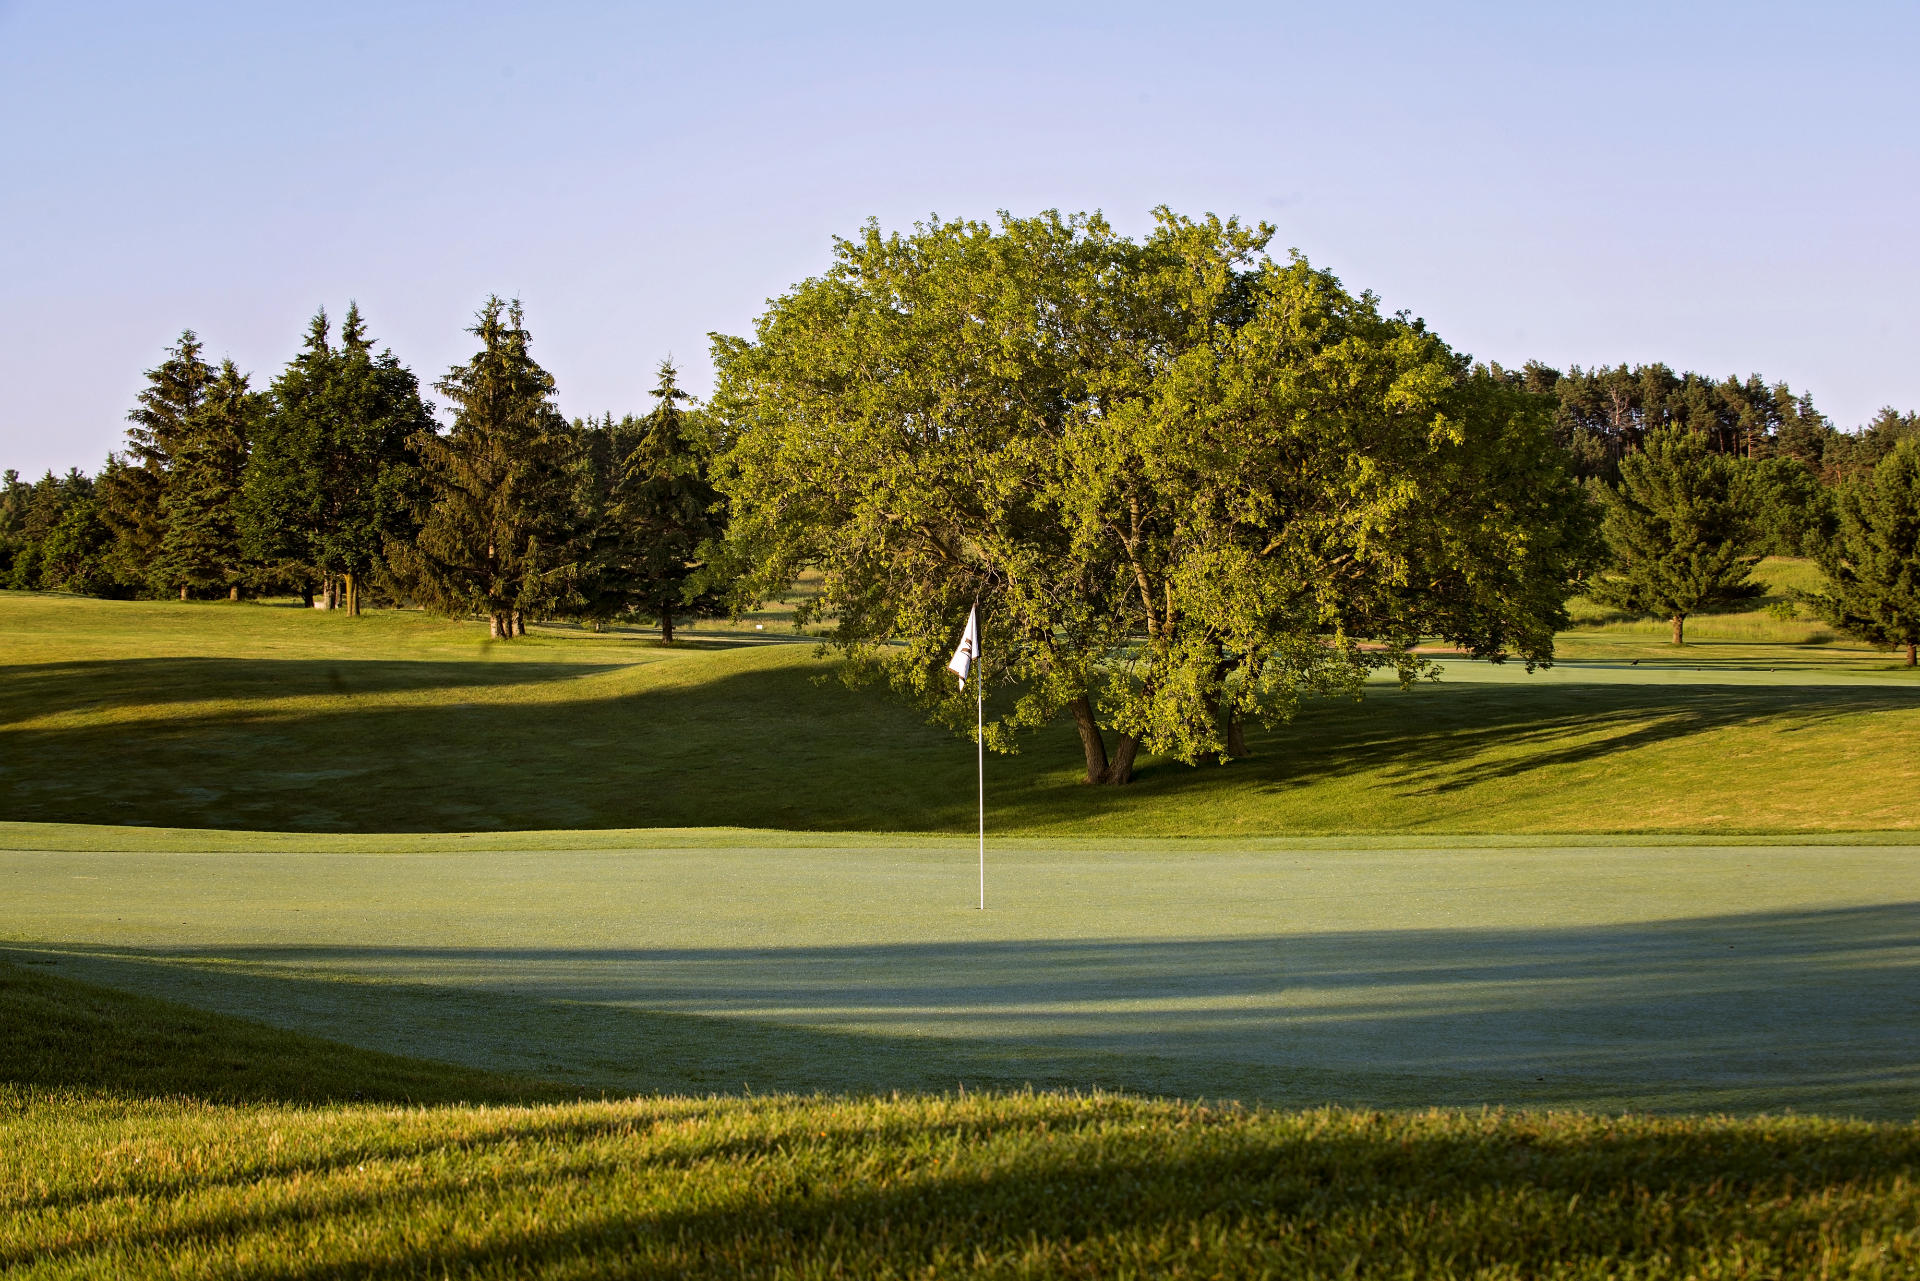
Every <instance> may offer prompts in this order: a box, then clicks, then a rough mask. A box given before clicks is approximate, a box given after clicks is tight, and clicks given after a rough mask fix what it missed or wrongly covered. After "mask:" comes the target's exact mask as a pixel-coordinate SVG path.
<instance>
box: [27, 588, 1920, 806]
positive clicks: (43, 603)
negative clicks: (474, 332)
mask: <svg viewBox="0 0 1920 1281" xmlns="http://www.w3.org/2000/svg"><path fill="white" fill-rule="evenodd" d="M1788 571H1791V572H1792V573H1799V574H1802V575H1804V572H1805V568H1804V567H1798V568H1796V567H1793V566H1788V567H1786V568H1785V569H1784V570H1783V571H1782V572H1783V573H1784V572H1788ZM776 624H777V619H776ZM1736 625H1737V626H1736ZM1716 626H1718V627H1721V628H1722V629H1723V630H1725V629H1733V630H1731V631H1728V632H1727V635H1726V636H1725V637H1723V638H1722V639H1714V635H1715V634H1714V631H1713V628H1714V627H1716ZM1805 626H1807V625H1806V624H1802V623H1777V622H1775V621H1774V620H1772V619H1771V618H1770V617H1769V616H1767V615H1766V614H1764V613H1763V612H1750V613H1749V614H1743V615H1739V616H1725V617H1723V618H1720V619H1718V620H1717V621H1716V620H1712V619H1703V620H1702V621H1701V622H1700V623H1699V625H1698V626H1696V627H1695V628H1694V629H1693V632H1692V634H1693V635H1694V636H1695V637H1696V639H1697V641H1698V643H1696V644H1691V645H1689V646H1687V647H1685V648H1684V649H1678V650H1676V649H1675V648H1673V647H1672V646H1669V645H1667V644H1666V643H1665V639H1664V636H1663V635H1660V634H1658V633H1648V632H1645V631H1643V630H1637V628H1638V624H1630V623H1629V624H1621V625H1618V626H1596V627H1592V628H1588V629H1586V630H1580V631H1575V632H1571V633H1568V634H1567V635H1566V636H1564V637H1563V638H1562V641H1561V647H1560V648H1561V653H1562V656H1563V660H1562V661H1561V662H1560V664H1559V665H1558V666H1556V667H1555V668H1553V669H1552V670H1551V671H1546V672H1540V673H1534V674H1532V675H1529V674H1527V673H1525V672H1524V671H1522V670H1520V669H1518V668H1515V667H1511V666H1509V667H1504V668H1495V667H1491V666H1489V665H1486V664H1473V663H1462V662H1449V663H1447V664H1446V665H1445V671H1444V676H1443V679H1442V680H1441V681H1440V682H1439V683H1437V684H1423V685H1421V686H1420V687H1418V688H1416V689H1414V690H1411V691H1404V692H1403V691H1400V690H1397V689H1394V688H1392V687H1391V686H1387V685H1382V686H1379V687H1377V688H1376V689H1374V690H1373V691H1372V693H1370V695H1369V696H1368V698H1367V699H1365V700H1364V701H1363V702H1360V703H1350V702H1345V701H1324V702H1318V703H1314V704H1310V705H1309V706H1307V707H1306V708H1304V709H1303V710H1302V712H1301V714H1300V716H1299V717H1298V718H1296V719H1295V720H1294V721H1293V722H1292V723H1290V724H1287V725H1283V726H1279V727H1276V728H1273V729H1267V730H1256V731H1255V732H1254V733H1253V734H1252V736H1251V746H1252V749H1253V755H1252V756H1251V758H1249V759H1246V760H1241V761H1236V762H1233V763H1232V764H1230V765H1227V766H1225V767H1208V768H1202V769H1194V768H1189V767H1187V766H1184V765H1181V764H1179V763H1177V762H1173V761H1165V760H1158V759H1148V760H1146V761H1145V762H1143V764H1142V767H1141V770H1140V775H1139V779H1138V781H1137V783H1136V784H1135V785H1134V786H1132V787H1130V788H1126V789H1090V788H1086V787H1084V786H1082V785H1081V784H1080V783H1079V782H1078V779H1079V776H1080V772H1081V767H1080V762H1079V756H1078V746H1077V740H1076V739H1075V737H1074V734H1073V732H1072V731H1071V729H1070V728H1069V727H1067V726H1066V725H1064V724H1063V725H1061V726H1057V727H1054V728H1052V729H1049V730H1048V731H1046V732H1044V733H1042V734H1039V735H1037V736H1035V737H1033V738H1032V739H1030V740H1028V741H1027V744H1026V746H1025V749H1024V750H1023V751H1022V752H1021V753H1020V754H1019V755H1017V756H1012V757H996V758H993V759H992V760H990V761H989V787H988V798H989V804H990V810H989V815H988V822H989V826H990V827H991V828H992V829H993V830H995V831H999V832H1003V833H1023V834H1031V835H1042V834H1045V835H1107V836H1122V835H1138V836H1172V835H1178V836H1207V835H1210V836H1221V837H1248V836H1263V835H1283V834H1296V835H1298V834H1313V833H1346V834H1353V833H1413V832H1419V833H1503V834H1515V833H1519V834H1525V833H1540V834H1585V833H1601V832H1643V833H1646V832H1659V833H1672V832H1702V833H1721V834H1729V833H1742V832H1747V833H1814V832H1862V831H1890V830H1911V829H1912V828H1913V827H1914V826H1916V825H1917V824H1920V678H1916V677H1915V675H1913V674H1910V673H1907V672H1905V671H1903V670H1900V669H1899V668H1897V666H1896V665H1895V663H1894V660H1893V659H1892V658H1891V657H1890V656H1888V655H1885V654H1882V653H1879V652H1876V651H1873V650H1871V649H1866V648H1862V647H1858V646H1851V645H1844V644H1800V643H1786V642H1785V641H1783V640H1782V639H1781V638H1780V635H1778V634H1776V633H1778V632H1779V629H1781V628H1789V629H1790V628H1794V627H1800V628H1804V627H1805ZM1742 628H1744V629H1746V633H1747V634H1743V635H1742V636H1735V635H1734V632H1735V631H1739V629H1742ZM1768 629H1773V630H1772V631H1769V630H1768ZM537 631H538V633H539V634H536V635H534V636H530V637H528V638H526V639H524V640H521V641H516V642H512V643H496V644H489V643H488V642H486V641H485V640H484V639H482V637H481V635H480V633H479V629H478V628H477V627H475V626H474V625H472V624H463V623H453V622H447V621H445V620H439V619H434V618H429V617H425V616H423V615H418V614H408V613H376V614H373V615H370V616H368V617H364V618H360V619H348V618H345V617H343V616H339V615H326V614H321V613H317V612H315V611H311V610H299V609H291V608H281V607H273V606H266V605H241V606H228V605H224V604H199V605H182V604H179V603H168V602H156V603H116V602H100V601H87V600H79V599H75V598H70V597H56V596H39V595H23V594H19V593H3V594H0V816H4V817H6V818H8V819H13V820H25V821H37V822H74V823H108V824H112V823H122V824H134V825H147V826H153V825H157V826H176V827H191V828H229V829H237V830H255V831H296V832H297V831H309V832H386V833H395V832H461V831H468V832H482V831H516V830H553V829H574V830H578V829H588V828H599V829H607V828H628V827H645V828H652V827H694V828H704V827H723V826H724V827H746V828H761V829H784V830H815V831H841V832H851V831H874V832H884V831H926V832H943V831H944V832H956V831H965V830H967V829H968V828H969V827H970V826H971V823H972V777H971V771H972V759H971V754H970V753H969V752H968V751H967V750H966V747H965V746H964V744H963V743H962V742H961V741H959V740H957V739H955V738H954V737H952V736H950V735H948V734H946V733H944V732H942V731H938V730H935V729H933V728H930V727H929V726H927V725H925V724H924V723H922V722H921V721H920V719H919V718H918V717H917V716H916V715H915V714H914V713H913V712H912V711H911V710H910V709H907V708H905V707H902V706H900V705H899V704H897V703H895V702H893V701H891V700H890V699H888V698H886V697H884V696H882V695H880V694H877V693H874V692H863V691H854V690H849V689H846V688H844V687H843V686H842V685H840V684H839V683H838V682H837V681H835V680H834V679H832V675H831V670H832V669H831V664H830V662H828V661H827V660H825V659H822V658H820V657H818V656H817V655H816V653H815V650H814V647H813V646H812V645H811V644H808V643H804V642H803V643H799V644H780V643H775V642H772V641H769V640H768V635H769V634H770V633H765V632H753V631H751V630H747V631H745V632H741V631H738V630H735V631H727V630H725V629H723V628H719V627H713V628H709V629H707V630H705V631H701V632H697V633H694V634H693V635H692V637H691V638H690V639H689V640H688V641H687V643H685V644H683V645H677V646H674V647H671V648H668V647H662V646H659V645H658V644H657V643H656V642H654V641H652V640H650V639H647V638H645V637H643V636H641V635H639V634H637V633H633V632H613V633H607V634H602V635H596V634H593V633H591V632H584V631H581V630H579V629H576V628H552V629H537ZM771 634H776V635H786V634H787V633H784V632H781V631H780V629H779V627H778V626H777V625H776V626H775V628H774V631H773V633H771ZM1781 778H1789V779H1791V780H1793V785H1792V786H1790V787H1779V786H1771V785H1768V784H1767V783H1766V782H1765V780H1777V779H1781Z"/></svg>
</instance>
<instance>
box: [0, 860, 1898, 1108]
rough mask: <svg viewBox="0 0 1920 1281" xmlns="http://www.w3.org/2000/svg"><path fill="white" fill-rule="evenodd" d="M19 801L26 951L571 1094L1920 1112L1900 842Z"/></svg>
mask: <svg viewBox="0 0 1920 1281" xmlns="http://www.w3.org/2000/svg"><path fill="white" fill-rule="evenodd" d="M37 832H38V834H41V835H44V836H50V837H55V838H60V837H66V838H71V837H73V836H74V835H76V834H75V833H73V832H70V831H66V830H63V829H48V830H45V831H38V830H37V829H34V828H31V827H24V826H23V827H16V828H12V829H8V831H7V835H6V839H7V840H8V842H9V843H10V844H13V845H15V846H16V847H24V848H15V849H12V850H9V851H7V852H5V853H4V855H0V869H4V870H3V871H0V876H3V877H4V882H3V884H4V891H0V946H4V949H5V955H6V957H7V958H8V959H11V960H15V961H27V962H30V963H37V964H42V965H47V966H49V967H50V969H49V971H48V972H51V973H57V974H63V975H67V976H70V977H74V978H79V979H83V980H89V981H93V982H97V983H102V984H106V985H109V986H112V987H116V988H121V989H125V990H130V991H136V992H141V993H146V994H150V995H157V996H162V997H167V998H171V999H175V1000H180V1001H184V1002H186V1003H189V1004H193V1005H198V1006H201V1007H204V1008H209V1009H213V1010H218V1011H224V1012H228V1013H233V1014H238V1015H242V1016H244V1017H247V1018H251V1019H256V1020H259V1021H262V1022H265V1023H269V1024H273V1025H277V1026H280V1027H284V1028H289V1029H295V1030H300V1031H305V1032H310V1033H314V1034H318V1035H320V1036H324V1037H328V1038H332V1039H336V1040H339V1041H344V1042H348V1043H351V1044H355V1045H359V1046H363V1047H366V1048H369V1049H377V1050H383V1051H389V1052H395V1053H401V1054H411V1055H418V1056H422V1057H427V1058H433V1059H440V1060H445V1061H452V1062H456V1063H460V1064H464V1065H468V1066H472V1067H480V1068H488V1069H494V1070H504V1071H509V1072H514V1073H520V1074H524V1075H530V1076H535V1077H543V1078H547V1079H550V1080H554V1081H558V1082H563V1083H565V1084H566V1085H567V1086H568V1088H570V1089H576V1090H579V1091H582V1092H585V1093H588V1094H594V1093H598V1092H601V1091H608V1092H615V1093H627V1092H667V1093H694V1094H705V1093H714V1092H719V1093H729V1094H739V1093H743V1092H745V1093H768V1092H776V1091H801V1092H811V1091H826V1092H834V1093H842V1092H855V1093H859V1092H886V1091H890V1090H895V1089H899V1090H916V1091H918V1090H934V1091H940V1090H953V1089H956V1088H965V1089H968V1090H978V1089H1008V1088H1019V1087H1022V1086H1025V1085H1032V1086H1034V1087H1036V1088H1044V1087H1062V1088H1072V1089H1092V1088H1107V1089H1119V1090H1125V1091H1132V1092H1140V1093H1146V1094H1156V1095H1170V1096H1179V1097H1186V1098H1195V1097H1205V1098H1214V1099H1238V1100H1244V1101H1250V1102H1251V1101H1259V1102H1264V1103H1272V1104H1286V1105H1305V1104H1318V1103H1322V1102H1336V1103H1349V1104H1370V1105H1395V1106H1426V1105H1441V1104H1457V1105H1475V1104H1482V1103H1497V1104H1503V1105H1535V1106H1554V1107H1578V1108H1585V1109H1597V1110H1602V1111H1618V1110H1628V1109H1631V1110H1651V1111H1669V1112H1681V1111H1684V1112H1701V1111H1720V1110H1726V1111H1732V1112H1739V1113H1754V1112H1777V1111H1780V1110H1783V1109H1797V1110H1807V1111H1817V1112H1822V1113H1829V1114H1844V1115H1858V1116H1864V1117H1910V1116H1912V1115H1913V1114H1914V1113H1915V1112H1916V1111H1920V1067H1916V1064H1920V1017H1917V1016H1920V861H1917V860H1916V858H1915V850H1914V849H1912V848H1910V847H1907V846H1901V845H1885V846H1793V845H1765V844H1761V845H1748V846H1713V845H1691V846H1678V847H1662V846H1636V845H1613V846H1608V845H1595V846H1592V847H1580V846H1571V847H1554V846H1549V845H1531V846H1529V845H1518V846H1515V845H1508V846H1505V847H1487V846H1485V845H1475V844H1474V843H1470V842H1465V843H1460V844H1457V845H1455V846H1453V847H1451V848H1424V849H1423V848H1418V847H1411V848H1379V847H1378V846H1379V845H1380V844H1383V843H1380V842H1374V843H1372V844H1374V845H1375V846H1376V847H1375V848H1367V846H1368V844H1369V843H1368V842H1346V843H1337V844H1335V845H1331V846H1330V845H1328V844H1325V843H1322V844H1317V845H1316V844H1315V843H1313V842H1296V843H1287V842H1265V843H1260V842H1251V843H1232V842H1168V841H1144V842H1143V841H1134V842H1128V841H1116V842H1108V843H1099V844H1097V843H1092V842H1039V841H1025V842H1000V843H997V844H995V845H994V846H993V847H992V849H991V859H992V866H991V869H990V880H989V910H988V911H986V912H984V913H982V912H979V911H976V910H973V908H972V906H971V892H972V876H973V864H972V859H971V851H970V849H968V848H967V847H965V846H964V845H962V844H960V843H958V842H942V841H937V840H921V841H907V840H900V839H888V838H865V839H861V838H853V839H851V840H840V841H835V840H830V839H828V840H814V841H811V842H809V841H807V840H805V839H803V838H793V837H786V838H781V839H778V840H774V839H766V838H762V839H758V840H756V839H755V838H754V837H753V836H751V835H750V834H742V835H739V836H736V837H726V836H724V835H718V834H704V835H700V834H689V835H688V837H687V838H685V839H681V840H676V838H675V837H674V835H673V834H671V833H665V834H653V835H647V834H629V835H628V837H627V848H591V849H567V848H565V844H566V838H564V837H557V836H556V837H550V838H547V839H546V840H543V841H539V842H529V844H540V845H546V846H558V848H530V849H522V850H517V851H516V850H515V849H513V848H510V847H511V845H512V844H513V841H512V838H505V837H497V838H482V839H483V840H486V841H487V842H488V843H490V844H493V845H495V846H499V845H502V844H504V845H506V846H508V847H509V848H493V849H474V848H468V847H466V846H467V845H469V844H470V843H468V842H463V841H462V840H461V838H458V837H441V838H418V839H415V840H413V841H406V842H399V843H398V844H399V845H403V846H405V847H406V848H405V849H404V850H403V849H398V848H392V847H391V845H390V846H389V848H381V846H382V845H383V844H384V843H383V842H381V841H378V840H375V839H371V838H368V839H361V840H356V839H354V838H346V839H344V840H338V839H336V840H335V841H334V842H333V843H332V844H333V848H329V842H328V841H327V840H325V839H319V838H306V841H305V842H304V843H305V844H307V845H308V847H309V848H307V849H305V850H302V849H300V848H297V846H298V844H300V842H288V841H285V840H282V841H280V842H278V844H279V845H281V846H282V848H277V849H271V850H270V851H269V852H246V851H245V850H244V849H236V848H233V845H234V844H235V843H236V842H235V841H234V839H233V838H224V839H223V838H218V837H212V838H207V837H201V838H198V839H196V837H195V835H194V834H192V833H156V834H153V836H152V837H148V836H147V835H145V834H141V833H133V832H124V831H123V832H119V833H118V834H115V833H112V832H104V833H97V834H95V835H94V837H93V842H92V843H95V844H97V845H98V846H99V847H98V848H92V849H84V848H83V849H68V850H64V851H62V850H36V849H33V848H31V846H33V845H34V844H36V842H35V840H34V837H35V835H36V834H37ZM612 837H613V834H608V838H607V841H606V843H607V844H608V845H613V844H614V841H613V840H612ZM38 843H41V844H55V843H59V842H58V841H57V840H47V841H42V842H38ZM69 843H71V844H82V843H83V842H80V841H72V840H70V841H69ZM196 843H197V844H199V845H200V846H201V847H202V848H203V849H206V848H208V847H211V848H212V850H213V852H192V850H193V848H194V846H195V845H196ZM116 844H117V845H118V846H119V848H113V846H114V845H116ZM289 846H291V847H289Z"/></svg>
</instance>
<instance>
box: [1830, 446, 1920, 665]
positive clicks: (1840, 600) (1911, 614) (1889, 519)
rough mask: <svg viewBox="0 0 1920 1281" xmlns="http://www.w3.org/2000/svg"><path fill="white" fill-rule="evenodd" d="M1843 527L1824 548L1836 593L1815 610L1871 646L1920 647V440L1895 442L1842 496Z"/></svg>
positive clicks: (1911, 652) (1910, 656)
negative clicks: (1876, 464)
mask: <svg viewBox="0 0 1920 1281" xmlns="http://www.w3.org/2000/svg"><path fill="white" fill-rule="evenodd" d="M1836 500H1837V501H1836V505H1837V507H1838V509H1839V527H1838V529H1837V530H1835V531H1834V533H1833V534H1832V535H1831V536H1830V537H1829V538H1828V539H1827V540H1826V541H1825V543H1824V545H1823V546H1822V547H1821V549H1820V555H1819V560H1820V567H1821V568H1822V569H1824V570H1825V571H1826V573H1827V579H1828V581H1829V582H1830V583H1831V585H1832V586H1831V589H1830V590H1829V591H1828V592H1826V593H1823V594H1819V595H1815V596H1811V597H1809V598H1808V599H1809V600H1810V602H1811V603H1812V605H1813V607H1814V610H1815V612H1817V613H1818V614H1819V615H1820V616H1821V617H1822V618H1824V619H1826V621H1828V622H1829V623H1832V624H1833V625H1834V626H1836V627H1838V628H1840V629H1841V630H1842V631H1845V632H1847V633H1849V634H1851V635H1854V636H1858V637H1859V638H1860V639H1862V640H1864V641H1867V642H1869V643H1870V644H1873V645H1879V646H1883V647H1888V648H1891V647H1893V646H1896V645H1903V646H1905V647H1906V651H1907V666H1908V667H1912V666H1914V660H1915V653H1916V647H1920V439H1916V438H1914V437H1908V438H1906V439H1904V440H1902V441H1900V442H1899V443H1898V444H1896V445H1895V446H1894V447H1893V448H1892V450H1891V451H1890V452H1889V453H1888V454H1887V456H1886V457H1885V458H1883V459H1881V461H1880V463H1879V465H1878V466H1876V467H1875V468H1874V469H1873V471H1872V472H1870V473H1869V474H1868V475H1866V476H1864V477H1862V478H1860V479H1858V480H1854V481H1851V482H1849V483H1847V484H1845V485H1842V486H1841V487H1840V489H1839V491H1838V493H1837V495H1836Z"/></svg>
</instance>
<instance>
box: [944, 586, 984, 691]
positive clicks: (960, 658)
mask: <svg viewBox="0 0 1920 1281" xmlns="http://www.w3.org/2000/svg"><path fill="white" fill-rule="evenodd" d="M979 657H980V606H979V605H977V604H976V605H975V606H974V607H973V608H972V609H970V610H968V611H967V630H966V632H965V633H964V634H962V636H961V637H960V648H959V649H956V650H954V651H953V657H952V658H950V659H948V660H947V670H948V671H950V672H952V673H953V674H954V675H955V676H958V677H959V678H960V688H961V689H965V688H966V687H967V674H968V673H969V672H971V671H972V670H973V665H974V663H975V662H976V661H977V660H978V659H979Z"/></svg>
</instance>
